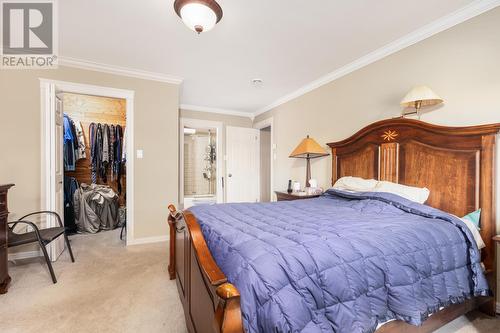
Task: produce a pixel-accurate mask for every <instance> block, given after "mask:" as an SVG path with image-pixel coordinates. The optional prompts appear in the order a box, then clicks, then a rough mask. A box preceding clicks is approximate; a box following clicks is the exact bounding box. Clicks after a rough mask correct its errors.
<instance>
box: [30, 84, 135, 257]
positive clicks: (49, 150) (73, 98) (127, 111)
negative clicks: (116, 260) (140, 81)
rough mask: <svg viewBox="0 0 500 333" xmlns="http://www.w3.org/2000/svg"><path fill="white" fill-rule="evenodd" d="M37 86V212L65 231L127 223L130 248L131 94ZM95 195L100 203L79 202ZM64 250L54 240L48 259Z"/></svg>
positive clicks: (79, 86) (69, 86)
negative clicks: (53, 216) (50, 215)
mask: <svg viewBox="0 0 500 333" xmlns="http://www.w3.org/2000/svg"><path fill="white" fill-rule="evenodd" d="M40 87H41V98H42V141H41V142H42V187H41V188H42V208H43V209H47V210H53V211H57V212H58V213H59V214H60V215H61V216H65V217H66V220H65V226H66V228H67V230H68V229H69V230H70V231H75V228H77V229H78V230H79V231H85V232H90V233H95V232H97V231H99V230H108V229H113V228H116V227H117V225H118V224H119V223H123V222H124V221H126V231H127V233H126V241H127V245H129V244H132V243H133V242H134V220H133V208H134V206H133V203H134V201H133V200H134V198H133V193H134V192H133V188H134V179H133V175H134V173H133V162H134V159H133V157H134V156H133V105H134V104H133V99H134V92H133V91H128V90H122V89H114V88H106V87H99V86H92V85H84V84H76V83H70V82H62V81H53V80H45V79H40ZM83 184H85V185H83ZM68 187H69V188H70V189H69V191H70V192H68ZM65 190H66V191H65ZM64 192H66V193H64ZM75 192H78V193H77V195H76V196H74V195H73V194H75ZM68 194H69V195H68ZM94 196H95V197H99V200H96V201H95V202H94V201H92V202H91V201H90V200H86V201H85V200H84V198H85V199H89V198H90V197H94ZM72 199H74V200H76V201H72ZM68 203H71V204H72V205H73V206H74V208H73V207H71V208H70V209H68ZM76 206H78V207H76ZM125 207H126V209H125ZM71 212H73V213H74V214H75V215H74V220H72V219H73V217H72V216H71ZM120 216H121V217H120ZM72 221H75V223H72ZM56 223H57V222H56V221H55V220H48V221H47V224H48V225H47V226H48V227H51V226H55V225H56ZM76 225H78V227H77V226H76ZM63 250H64V243H63V242H62V241H56V242H53V245H52V246H51V247H50V248H49V254H50V256H51V259H52V260H56V259H57V258H58V256H59V255H60V254H61V253H62V251H63Z"/></svg>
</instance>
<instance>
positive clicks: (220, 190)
mask: <svg viewBox="0 0 500 333" xmlns="http://www.w3.org/2000/svg"><path fill="white" fill-rule="evenodd" d="M184 126H188V127H193V128H215V129H216V143H215V154H216V158H217V160H216V168H217V186H216V191H217V193H216V198H217V203H223V202H224V198H225V195H224V191H225V187H224V186H222V179H223V175H224V170H223V168H222V166H223V164H222V160H223V159H224V157H225V156H223V154H222V133H223V132H222V129H223V124H222V122H220V121H212V120H202V119H194V118H185V117H181V118H179V204H180V206H181V209H184Z"/></svg>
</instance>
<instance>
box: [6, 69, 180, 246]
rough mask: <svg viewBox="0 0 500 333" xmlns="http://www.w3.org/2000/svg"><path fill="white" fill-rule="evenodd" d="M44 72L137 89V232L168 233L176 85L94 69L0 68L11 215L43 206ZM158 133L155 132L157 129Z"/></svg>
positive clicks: (174, 163)
mask: <svg viewBox="0 0 500 333" xmlns="http://www.w3.org/2000/svg"><path fill="white" fill-rule="evenodd" d="M39 78H46V79H54V80H62V81H70V82H76V83H84V84H92V85H100V86H105V87H113V88H121V89H128V90H133V91H135V105H134V132H135V148H136V149H143V150H144V159H139V160H135V193H134V194H135V215H134V218H135V238H144V237H156V236H162V235H167V230H168V228H167V224H166V219H167V205H168V203H171V202H172V203H177V197H178V194H177V193H178V192H177V191H178V186H177V178H178V177H177V175H178V162H177V155H178V134H177V133H178V125H177V124H178V104H179V102H178V99H179V97H178V96H179V87H178V86H177V85H172V84H167V83H161V82H156V81H147V80H142V79H135V78H130V77H124V76H117V75H112V74H105V73H100V72H95V71H87V70H80V69H74V68H68V67H60V68H59V69H57V70H1V71H0V143H1V151H2V163H0V183H15V184H16V187H14V188H13V189H12V191H11V195H10V197H9V199H10V202H9V206H10V210H11V211H12V212H13V215H12V218H15V216H16V215H17V216H20V215H21V214H23V213H26V212H30V211H34V210H38V209H39V208H40V177H41V174H40V165H41V163H40V160H41V144H40V137H41V112H40V82H39V80H38V79H39ZM152 134H154V135H152Z"/></svg>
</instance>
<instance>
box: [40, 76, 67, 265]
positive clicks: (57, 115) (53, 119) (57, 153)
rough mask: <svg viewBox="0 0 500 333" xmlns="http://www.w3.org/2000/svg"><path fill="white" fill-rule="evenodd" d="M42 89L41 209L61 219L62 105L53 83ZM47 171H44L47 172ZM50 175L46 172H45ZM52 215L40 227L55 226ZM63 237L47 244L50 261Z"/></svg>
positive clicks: (62, 211)
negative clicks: (42, 191)
mask: <svg viewBox="0 0 500 333" xmlns="http://www.w3.org/2000/svg"><path fill="white" fill-rule="evenodd" d="M43 87H44V89H43V90H42V93H43V94H42V103H45V108H46V110H48V116H47V117H44V120H43V128H42V131H43V142H42V144H43V145H44V149H43V151H44V154H43V156H42V186H43V188H44V189H45V191H44V192H45V193H44V194H45V195H44V197H42V207H41V208H42V210H49V211H54V212H57V213H58V214H59V216H61V219H62V220H63V221H64V166H63V132H64V125H63V107H62V101H61V100H59V99H58V98H57V96H56V89H55V85H54V84H46V85H44V86H43ZM47 171H48V172H47ZM46 175H50V176H48V177H47V176H46ZM58 226H59V224H58V221H57V219H56V218H55V217H52V216H47V220H46V225H45V226H42V227H43V228H50V227H58ZM64 247H65V245H64V238H63V236H62V235H61V236H60V237H59V238H58V239H57V240H55V241H53V242H52V243H50V244H49V245H48V246H47V250H48V251H47V252H48V254H49V256H50V259H51V260H52V261H56V260H57V258H58V257H59V256H60V255H61V253H62V252H63V251H64Z"/></svg>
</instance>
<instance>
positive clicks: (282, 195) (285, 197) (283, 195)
mask: <svg viewBox="0 0 500 333" xmlns="http://www.w3.org/2000/svg"><path fill="white" fill-rule="evenodd" d="M274 193H276V198H277V199H278V201H291V200H302V199H312V198H317V197H319V196H320V195H321V194H314V195H297V194H293V193H288V192H279V191H276V192H274Z"/></svg>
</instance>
